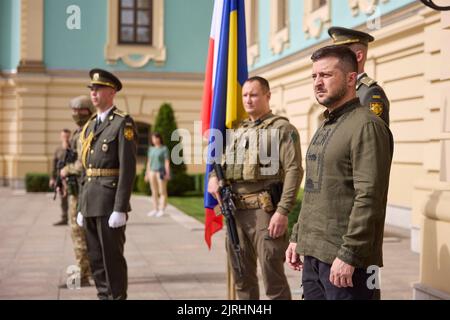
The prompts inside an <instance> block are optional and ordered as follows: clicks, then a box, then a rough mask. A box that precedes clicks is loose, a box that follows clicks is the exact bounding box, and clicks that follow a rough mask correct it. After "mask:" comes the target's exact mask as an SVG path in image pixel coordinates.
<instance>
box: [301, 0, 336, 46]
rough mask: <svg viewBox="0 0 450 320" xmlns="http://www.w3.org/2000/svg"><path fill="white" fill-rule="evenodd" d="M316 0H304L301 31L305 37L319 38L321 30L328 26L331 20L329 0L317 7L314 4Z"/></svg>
mask: <svg viewBox="0 0 450 320" xmlns="http://www.w3.org/2000/svg"><path fill="white" fill-rule="evenodd" d="M316 1H317V0H305V2H304V6H305V7H304V11H305V13H304V16H303V31H304V32H305V37H306V39H309V38H316V39H317V38H319V37H320V35H321V34H322V31H323V30H324V29H325V28H328V27H329V26H330V22H331V0H326V4H325V5H323V6H321V7H319V8H317V7H316V6H315V5H314V4H315V2H316Z"/></svg>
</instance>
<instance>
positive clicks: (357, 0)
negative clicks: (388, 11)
mask: <svg viewBox="0 0 450 320" xmlns="http://www.w3.org/2000/svg"><path fill="white" fill-rule="evenodd" d="M388 1H389V0H348V5H349V6H350V9H351V10H352V14H353V16H357V15H358V14H359V12H360V11H362V12H364V13H365V14H366V15H368V16H370V15H372V14H373V13H375V10H376V9H377V6H378V4H379V3H380V2H382V3H386V2H388Z"/></svg>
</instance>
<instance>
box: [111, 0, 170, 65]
mask: <svg viewBox="0 0 450 320" xmlns="http://www.w3.org/2000/svg"><path fill="white" fill-rule="evenodd" d="M108 17H109V21H108V39H107V44H106V46H105V58H106V61H107V63H109V64H115V63H117V62H118V61H119V60H120V59H121V60H122V61H123V62H124V63H125V64H126V65H128V66H130V67H132V68H141V67H144V66H145V65H146V64H147V63H148V62H149V61H150V60H154V61H155V63H156V64H163V63H164V62H165V61H166V47H165V45H164V0H150V1H149V0H109V1H108Z"/></svg>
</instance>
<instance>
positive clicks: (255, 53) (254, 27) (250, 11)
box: [245, 0, 259, 66]
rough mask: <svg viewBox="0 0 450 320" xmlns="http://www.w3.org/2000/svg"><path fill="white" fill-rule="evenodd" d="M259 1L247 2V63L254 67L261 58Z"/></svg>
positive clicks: (247, 0)
mask: <svg viewBox="0 0 450 320" xmlns="http://www.w3.org/2000/svg"><path fill="white" fill-rule="evenodd" d="M258 8H259V0H245V24H246V26H247V63H248V65H249V66H253V65H254V64H255V63H256V62H257V61H258V58H259V28H258V25H259V12H258V10H259V9H258Z"/></svg>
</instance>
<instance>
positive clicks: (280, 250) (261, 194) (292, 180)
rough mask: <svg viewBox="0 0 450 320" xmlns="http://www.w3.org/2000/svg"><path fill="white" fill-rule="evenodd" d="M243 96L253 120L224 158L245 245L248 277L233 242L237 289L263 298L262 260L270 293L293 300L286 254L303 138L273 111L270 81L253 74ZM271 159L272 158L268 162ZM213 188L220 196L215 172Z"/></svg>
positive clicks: (239, 130)
mask: <svg viewBox="0 0 450 320" xmlns="http://www.w3.org/2000/svg"><path fill="white" fill-rule="evenodd" d="M242 97H243V104H244V108H245V111H246V112H247V114H248V115H249V118H248V119H246V120H244V121H243V122H241V123H240V125H239V126H238V128H237V129H236V131H235V134H234V136H233V137H232V138H231V139H230V140H231V141H227V150H226V157H225V158H226V159H225V161H224V162H225V163H224V168H225V178H226V179H227V180H228V181H229V182H230V183H231V187H232V190H233V193H234V194H235V199H234V200H235V204H236V207H237V210H236V212H235V219H236V225H237V232H238V236H239V241H240V244H241V261H242V276H240V274H239V267H238V264H237V261H236V257H235V255H234V254H232V252H233V251H232V248H231V244H230V241H227V246H228V247H227V251H228V256H229V259H230V261H231V265H232V270H233V277H234V280H235V284H236V292H237V296H238V298H239V299H240V300H257V299H259V286H258V277H257V272H256V270H257V267H256V263H257V260H259V263H260V265H261V271H262V277H263V281H264V286H265V289H266V290H265V291H266V296H267V297H268V298H269V299H283V300H290V299H291V298H292V296H291V291H290V288H289V284H288V282H287V279H286V275H285V272H284V252H285V250H286V248H287V246H288V235H287V227H288V215H289V213H290V212H291V210H292V208H293V206H294V204H295V201H296V197H297V193H298V190H299V187H300V183H301V181H302V178H303V168H302V159H301V150H300V138H299V134H298V131H297V129H296V128H295V127H294V126H293V125H292V124H290V123H289V121H288V119H286V118H284V117H280V116H276V115H274V114H272V112H271V110H270V105H269V102H270V88H269V83H268V82H267V80H266V79H264V78H261V77H252V78H249V79H248V80H247V81H246V82H245V83H244V85H243V87H242ZM241 148H242V149H241ZM239 157H241V159H238V158H239ZM265 157H267V159H265V160H268V159H270V160H269V161H265V160H264V159H263V158H265ZM254 160H256V161H254ZM208 192H210V193H211V194H212V195H213V196H214V197H216V198H219V197H220V195H219V194H218V181H217V177H216V176H215V175H214V174H210V179H209V183H208Z"/></svg>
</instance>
